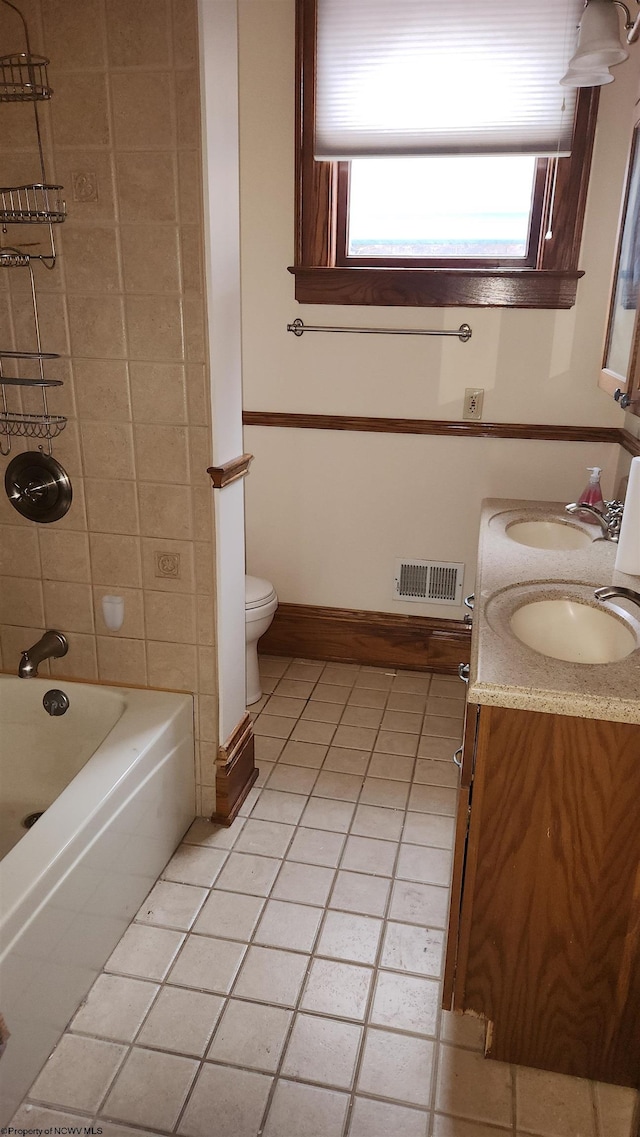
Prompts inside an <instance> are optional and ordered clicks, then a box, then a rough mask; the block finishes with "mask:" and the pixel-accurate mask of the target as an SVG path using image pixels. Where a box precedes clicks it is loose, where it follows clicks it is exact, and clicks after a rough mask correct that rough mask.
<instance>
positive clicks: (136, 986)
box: [71, 974, 160, 1042]
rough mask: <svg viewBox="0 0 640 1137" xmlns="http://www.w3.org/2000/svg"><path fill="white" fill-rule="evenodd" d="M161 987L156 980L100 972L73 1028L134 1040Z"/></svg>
mask: <svg viewBox="0 0 640 1137" xmlns="http://www.w3.org/2000/svg"><path fill="white" fill-rule="evenodd" d="M159 990H160V988H159V987H158V985H157V984H156V983H147V982H145V981H144V980H142V979H130V978H126V977H125V976H121V975H104V974H103V975H99V976H98V978H97V979H96V981H95V983H94V985H93V987H92V988H91V990H90V991H89V994H88V995H87V997H86V999H85V1001H84V1003H83V1004H82V1006H81V1007H80V1010H79V1011H78V1013H77V1014H76V1015H75V1017H74V1019H73V1020H72V1022H71V1030H73V1031H80V1032H82V1033H83V1034H94V1035H98V1036H99V1037H100V1038H108V1039H110V1040H112V1041H114V1042H133V1039H134V1037H135V1035H136V1033H137V1031H138V1030H139V1029H140V1026H141V1025H142V1022H143V1021H144V1017H145V1015H146V1013H147V1011H148V1010H149V1007H150V1006H151V1004H152V1003H153V1000H154V999H155V997H156V995H157V993H158V991H159Z"/></svg>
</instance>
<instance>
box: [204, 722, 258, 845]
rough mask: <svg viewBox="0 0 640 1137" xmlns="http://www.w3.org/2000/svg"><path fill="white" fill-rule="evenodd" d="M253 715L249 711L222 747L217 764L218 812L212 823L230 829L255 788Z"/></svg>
mask: <svg viewBox="0 0 640 1137" xmlns="http://www.w3.org/2000/svg"><path fill="white" fill-rule="evenodd" d="M254 756H255V743H254V737H253V726H252V723H251V715H250V714H249V712H247V713H246V714H245V715H244V716H243V717H242V718H241V720H240V722H239V723H238V725H237V726H236V727H235V728H234V729H233V731H232V732H231V734H230V735H229V737H228V739H227V741H226V742H224V743H223V744H222V745H221V746H219V747H218V757H217V761H216V811H215V813H214V814H213V815H212V817H211V820H212V821H215V822H216V823H217V824H218V825H225V826H229V825H231V824H232V822H233V821H235V819H236V817H237V815H238V812H239V810H240V807H241V805H242V803H243V801H244V800H245V798H246V796H247V794H248V793H249V790H250V789H251V787H252V786H253V784H254V782H255V780H256V778H257V777H258V773H259V771H258V770H257V769H256V766H255V761H254Z"/></svg>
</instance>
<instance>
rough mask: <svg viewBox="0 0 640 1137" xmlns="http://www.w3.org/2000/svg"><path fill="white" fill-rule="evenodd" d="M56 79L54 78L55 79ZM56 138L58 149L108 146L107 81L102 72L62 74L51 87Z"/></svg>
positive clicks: (57, 73)
mask: <svg viewBox="0 0 640 1137" xmlns="http://www.w3.org/2000/svg"><path fill="white" fill-rule="evenodd" d="M52 77H53V76H52ZM52 86H53V87H54V89H55V96H56V97H55V101H54V100H53V99H52V100H51V102H52V114H51V118H52V123H53V137H54V141H55V144H56V146H66V147H71V146H108V145H109V142H110V137H111V135H110V130H109V116H108V111H107V84H106V77H105V76H104V75H101V74H100V73H99V72H93V73H91V72H71V71H59V72H56V73H55V78H54V81H53V83H52Z"/></svg>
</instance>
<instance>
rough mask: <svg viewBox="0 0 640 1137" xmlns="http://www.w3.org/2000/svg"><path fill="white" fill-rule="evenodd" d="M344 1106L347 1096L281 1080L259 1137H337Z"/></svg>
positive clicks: (345, 1107)
mask: <svg viewBox="0 0 640 1137" xmlns="http://www.w3.org/2000/svg"><path fill="white" fill-rule="evenodd" d="M348 1104H349V1096H348V1094H344V1093H340V1092H338V1091H337V1090H325V1089H321V1088H320V1087H318V1086H305V1085H302V1084H300V1083H299V1082H287V1081H284V1080H281V1081H279V1082H278V1084H277V1086H276V1091H275V1094H274V1095H273V1101H272V1102H271V1107H270V1109H269V1113H268V1115H267V1124H266V1125H265V1128H264V1133H263V1137H341V1134H342V1128H343V1125H344V1119H345V1115H346V1112H347V1105H348ZM216 1137H217V1135H216ZM234 1137H235V1135H234Z"/></svg>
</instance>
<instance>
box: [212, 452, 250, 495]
mask: <svg viewBox="0 0 640 1137" xmlns="http://www.w3.org/2000/svg"><path fill="white" fill-rule="evenodd" d="M252 461H253V454H241V455H240V457H239V458H231V460H230V461H229V462H223V463H222V465H221V466H209V467H208V469H207V473H208V474H209V476H210V478H211V481H212V482H213V488H214V489H216V490H223V489H224V487H225V486H229V485H231V483H232V482H237V480H238V478H244V477H246V475H247V474H248V473H249V466H250V465H251V462H252Z"/></svg>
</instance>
